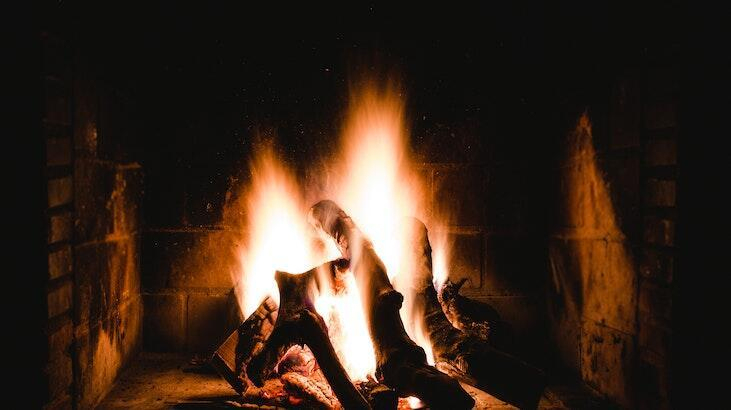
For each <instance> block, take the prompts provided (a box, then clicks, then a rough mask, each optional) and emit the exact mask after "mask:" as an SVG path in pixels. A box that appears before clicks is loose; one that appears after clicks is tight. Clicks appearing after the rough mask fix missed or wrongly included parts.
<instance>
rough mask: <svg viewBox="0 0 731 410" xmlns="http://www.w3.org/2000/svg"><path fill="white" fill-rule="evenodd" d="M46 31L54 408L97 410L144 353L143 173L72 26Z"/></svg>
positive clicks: (50, 401)
mask: <svg viewBox="0 0 731 410" xmlns="http://www.w3.org/2000/svg"><path fill="white" fill-rule="evenodd" d="M52 23H53V22H50V23H49V24H48V25H47V26H46V28H45V29H44V30H43V32H42V33H41V45H42V57H43V64H42V75H41V79H40V81H41V82H42V90H43V105H42V107H43V109H42V128H43V134H44V138H45V141H46V154H47V158H46V175H47V180H48V182H47V186H48V198H47V212H46V214H47V220H46V223H47V228H48V230H47V242H48V275H47V283H46V289H47V307H48V321H47V324H46V332H47V336H48V357H47V361H46V365H45V379H46V382H47V391H46V399H45V400H44V402H45V407H46V408H90V407H93V406H94V405H95V404H96V403H98V401H99V400H100V399H101V398H102V397H103V395H104V394H105V393H106V392H107V391H108V390H109V389H110V388H111V385H112V383H113V381H114V379H115V378H116V376H117V374H118V373H119V371H120V370H121V369H122V368H123V367H124V365H125V364H126V363H127V362H129V360H130V359H131V358H132V357H133V356H134V355H135V353H136V352H137V351H138V350H139V347H140V344H141V338H142V333H141V331H142V325H141V324H142V299H141V296H140V290H139V289H140V279H139V261H138V259H139V250H138V248H139V234H138V221H139V203H140V202H141V193H142V190H141V189H142V185H141V184H142V172H141V168H140V166H139V165H137V164H136V163H134V162H132V161H130V160H129V159H126V158H122V157H123V156H124V155H122V154H120V150H119V149H118V148H114V149H110V150H104V149H102V148H101V147H103V146H104V141H105V140H108V139H109V135H112V134H113V133H114V132H115V130H118V129H120V128H124V127H126V126H127V124H126V123H125V124H120V123H119V122H118V121H116V120H113V118H117V117H118V115H117V114H116V113H117V112H118V111H123V110H124V106H125V104H129V102H128V101H127V102H125V101H124V99H123V97H122V94H120V92H119V90H117V89H115V88H114V86H112V85H110V83H102V82H100V81H98V78H99V77H100V76H101V75H102V72H103V65H102V64H99V63H98V62H97V61H96V58H97V57H96V56H95V55H94V53H92V52H90V51H89V49H88V48H85V47H83V46H82V45H79V44H74V43H73V41H72V39H73V38H74V37H73V36H72V35H71V34H70V33H69V32H68V31H67V30H65V29H63V28H59V27H58V26H54V25H53V24H52Z"/></svg>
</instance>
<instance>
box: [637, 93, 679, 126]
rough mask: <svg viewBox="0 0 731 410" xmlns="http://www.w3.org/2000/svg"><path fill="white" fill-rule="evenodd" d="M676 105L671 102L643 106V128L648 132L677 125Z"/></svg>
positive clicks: (651, 103)
mask: <svg viewBox="0 0 731 410" xmlns="http://www.w3.org/2000/svg"><path fill="white" fill-rule="evenodd" d="M677 111H678V104H677V103H676V102H675V101H674V100H672V99H668V100H662V101H651V102H648V103H647V104H646V106H645V127H646V128H647V129H649V130H656V129H662V128H669V127H674V126H676V125H678V112H677Z"/></svg>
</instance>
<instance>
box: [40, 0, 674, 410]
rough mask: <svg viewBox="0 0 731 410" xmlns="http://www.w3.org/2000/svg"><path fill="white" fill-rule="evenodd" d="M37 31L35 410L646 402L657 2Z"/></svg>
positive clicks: (661, 330) (664, 90) (670, 212)
mask: <svg viewBox="0 0 731 410" xmlns="http://www.w3.org/2000/svg"><path fill="white" fill-rule="evenodd" d="M420 7H421V6H420ZM286 8H288V7H285V6H282V9H286ZM41 11H42V13H41V14H42V19H41V26H40V30H39V32H38V33H37V45H38V49H39V53H40V55H41V56H42V63H41V76H40V79H39V81H40V82H41V90H42V103H41V107H42V113H41V120H40V123H41V130H42V133H43V138H44V141H45V146H44V158H45V162H44V166H43V169H44V181H43V183H44V184H45V188H46V189H45V190H46V192H47V196H46V198H45V199H46V202H45V206H44V215H45V217H44V218H45V219H44V223H45V233H46V238H45V239H46V240H45V243H44V251H45V254H46V255H47V271H48V274H47V276H46V277H45V281H44V286H43V289H44V291H43V304H44V307H45V308H44V311H45V313H46V314H45V315H44V317H43V319H42V328H43V329H44V337H45V339H44V349H43V355H42V358H43V367H42V373H43V376H42V378H43V388H42V394H41V397H40V399H41V400H42V401H43V404H42V405H43V406H44V408H49V409H50V408H80V409H84V408H94V407H99V408H110V409H114V408H170V407H172V408H229V407H247V408H257V406H264V407H263V408H273V407H265V406H274V407H277V406H279V407H290V408H310V407H317V408H337V407H338V406H344V407H345V408H354V407H364V408H369V407H375V408H396V407H397V406H398V408H423V407H430V408H450V407H451V408H470V407H475V408H512V407H511V406H519V407H535V406H537V407H540V408H551V409H558V408H616V407H621V408H635V407H637V408H668V407H671V405H672V401H671V400H672V396H673V391H674V389H675V388H676V386H675V385H674V384H673V383H671V382H672V376H673V374H674V372H673V370H672V369H673V367H672V363H673V362H672V358H673V356H672V350H671V347H672V342H673V335H674V326H673V323H674V319H673V306H674V295H675V293H674V281H675V280H676V278H677V277H678V275H682V270H681V271H680V273H678V271H679V270H678V263H677V261H676V257H677V251H678V237H679V235H680V234H679V232H681V231H679V229H678V226H681V227H682V223H683V221H684V219H683V218H684V214H683V213H682V212H681V211H679V208H678V202H679V201H678V198H679V197H680V196H682V193H683V187H682V186H680V182H679V181H678V175H679V173H678V168H679V164H680V165H682V155H680V153H679V148H678V146H679V140H680V139H681V138H680V137H681V134H682V133H681V128H680V117H681V115H680V114H681V112H680V107H681V106H680V103H679V101H680V98H679V78H680V72H679V70H680V65H679V64H680V54H679V53H680V49H679V44H680V43H679V41H680V40H679V36H678V34H677V33H676V31H675V30H674V25H673V21H674V20H673V19H674V18H676V17H677V16H676V10H674V9H673V8H672V7H670V6H668V7H667V8H662V9H659V8H658V9H655V8H648V9H642V8H639V7H637V8H632V9H630V8H624V7H620V6H609V5H607V6H602V7H599V6H597V7H595V8H592V9H589V8H584V7H574V6H568V5H566V6H558V5H550V6H549V5H540V6H539V5H536V6H528V5H523V6H518V5H511V4H500V5H498V4H491V5H489V6H485V7H484V8H475V9H471V10H457V9H454V10H453V9H449V10H437V9H429V8H424V9H420V10H414V9H409V8H406V7H403V8H391V7H378V6H373V5H371V6H364V7H361V8H358V7H354V8H353V9H347V10H346V9H344V8H336V9H331V10H327V13H325V12H324V11H323V12H322V13H320V12H317V11H315V10H304V9H290V10H275V9H264V8H254V7H249V6H246V7H245V6H240V7H237V8H235V9H225V8H224V7H223V6H222V5H217V6H213V5H210V6H208V5H206V6H202V5H199V6H198V7H196V8H188V7H186V6H184V5H179V4H173V3H166V2H163V3H159V4H156V5H147V6H145V8H144V9H139V10H132V8H131V7H130V8H129V9H127V8H122V7H121V6H119V7H113V8H98V9H94V8H93V7H92V8H89V6H85V7H83V8H82V7H81V6H79V5H73V4H68V3H64V2H61V3H56V4H50V5H47V6H45V7H44V8H42V10H41ZM648 16H649V17H648ZM650 17H652V18H650ZM448 23H449V24H448ZM364 124H365V125H364ZM394 124H395V125H394ZM369 127H370V128H369ZM374 129H375V131H373V130H374ZM372 131H373V132H375V133H376V134H378V135H377V137H376V138H375V139H369V137H368V135H370V134H369V132H372ZM381 133H382V134H384V135H386V136H385V137H384V138H385V141H386V143H385V144H386V148H384V150H377V149H374V151H373V152H371V148H373V147H376V146H379V145H378V144H379V143H380V142H382V141H381V140H380V139H379V138H380V136H381ZM343 141H345V143H344V142H343ZM348 144H350V145H348ZM388 144H391V145H388ZM399 144H400V145H399ZM343 146H345V148H343ZM353 146H355V148H353ZM389 150H395V151H389ZM679 158H680V161H681V162H679ZM399 161H400V162H399ZM404 164H405V165H404ZM364 170H365V171H364ZM365 185H367V186H368V187H371V188H373V189H374V191H368V190H367V189H366V188H364V186H365ZM381 188H383V190H381ZM412 190H413V191H415V192H416V193H414V192H411V191H412ZM381 195H385V196H381ZM323 200H333V201H334V202H333V203H332V204H335V205H333V206H339V207H341V208H342V211H343V212H344V213H343V214H338V213H337V211H334V210H333V209H335V208H328V207H329V206H330V205H329V204H330V203H329V202H325V203H323V202H320V201H323ZM373 201H375V202H373ZM316 204H317V205H316ZM323 204H325V205H323ZM373 204H375V205H373ZM384 204H385V205H384ZM404 204H406V205H404ZM381 205H384V206H386V207H385V208H381V207H380V206H381ZM412 205H413V206H412ZM313 206H315V208H312V210H311V209H310V208H311V207H313ZM318 207H319V208H318ZM325 208H327V212H326V211H325V210H323V209H325ZM404 210H405V211H404ZM401 211H404V213H403V214H401ZM411 211H413V212H414V214H409V213H408V212H411ZM308 212H309V213H310V215H309V216H310V218H309V222H310V223H308ZM318 212H319V213H318ZM328 212H330V213H328ZM344 214H348V215H350V216H352V220H351V219H347V218H345V217H344V216H343V215H344ZM313 215H314V216H313ZM338 215H339V216H338ZM336 216H337V217H336ZM406 217H417V218H418V220H416V222H415V223H416V226H423V227H425V228H426V231H425V232H428V234H427V235H426V236H424V237H418V235H417V236H404V235H402V234H403V232H404V231H397V234H394V235H390V234H386V235H383V234H382V231H379V229H383V228H384V227H385V228H388V229H395V228H394V227H395V226H399V227H402V225H403V226H406V225H404V221H409V222H408V223H412V222H414V221H413V220H409V219H406ZM318 218H319V219H318ZM346 221H347V222H346ZM351 223H353V224H354V225H353V227H351V225H348V224H351ZM300 224H301V225H302V226H304V228H302V229H304V230H305V231H306V232H308V233H310V234H311V233H312V232H316V233H317V235H319V236H317V238H319V241H320V242H317V241H313V242H312V243H310V242H303V241H299V242H298V240H299V237H297V235H298V232H301V231H297V229H300V228H299V227H300ZM407 225H408V224H407ZM409 226H410V225H409ZM348 227H350V228H348ZM315 228H319V230H317V229H315ZM309 229H311V231H310V230H309ZM339 229H342V231H340V230H339ZM403 229H405V228H403ZM361 231H362V232H361ZM353 232H358V234H354V233H353ZM387 232H390V231H387ZM409 232H411V231H409ZM417 237H418V238H421V239H416V238H417ZM406 238H408V239H406ZM343 241H344V242H345V243H343ZM371 241H372V244H371ZM389 241H390V242H389ZM313 243H315V244H320V245H321V246H322V247H323V249H324V248H327V247H328V246H330V247H331V248H333V249H335V251H336V252H337V253H336V254H334V255H335V256H334V257H330V258H323V259H322V260H319V262H318V263H317V264H315V263H311V264H310V265H306V264H297V263H293V262H292V261H293V260H296V259H297V258H298V257H299V256H300V253H305V254H307V255H306V256H311V254H312V253H315V251H311V248H310V247H309V246H310V245H312V244H313ZM324 243H328V244H329V245H323V244H324ZM384 244H386V245H384ZM331 245H335V246H331ZM371 245H372V246H371ZM267 246H268V247H267ZM394 246H395V247H406V248H408V249H409V250H410V251H411V252H412V254H410V255H412V256H408V257H406V259H407V260H408V262H409V263H411V264H412V265H418V264H420V263H427V262H424V261H426V260H427V259H428V264H427V265H424V266H428V269H427V268H423V266H422V265H419V266H422V267H413V266H412V267H411V268H404V269H399V268H398V267H399V266H401V265H398V264H397V263H395V262H393V260H392V255H391V251H392V250H393V248H394ZM256 249H259V251H256ZM262 249H263V250H262ZM313 249H314V248H313ZM318 249H320V248H318ZM424 249H427V250H426V251H424ZM320 250H321V251H322V249H320ZM269 251H272V252H274V253H273V254H272V255H274V256H271V255H268V254H266V253H267V252H269ZM257 252H258V253H257ZM308 252H309V253H308ZM322 252H323V253H324V251H322ZM414 252H415V253H414ZM419 252H422V253H419ZM424 252H425V253H424ZM265 254H266V255H265ZM262 255H264V256H262ZM267 255H268V256H269V259H266V258H265V256H267ZM399 255H401V256H403V255H404V253H402V254H399ZM413 255H416V256H413ZM424 255H427V256H424ZM423 258H427V259H423ZM262 260H264V262H261V261H262ZM331 261H334V262H331ZM260 262H261V263H260ZM262 263H263V265H262ZM321 263H324V264H325V265H321V269H320V270H317V269H313V270H312V271H310V269H312V268H314V267H315V266H320V264H321ZM401 263H404V262H403V261H402V262H401ZM322 266H325V268H322ZM394 267H396V268H395V269H394ZM422 268H423V269H427V270H426V271H424V270H423V269H422ZM420 269H422V270H420ZM275 270H276V271H282V272H281V273H277V281H276V282H275V281H274V277H275ZM323 270H324V271H325V273H324V274H322V273H321V271H323ZM306 271H310V272H308V273H310V276H307V274H306V273H303V272H306ZM394 271H397V273H394ZM261 272H263V273H261ZM285 272H286V273H285ZM318 272H320V273H318ZM403 272H421V273H419V274H424V275H426V276H423V277H422V276H418V275H417V274H416V273H413V274H409V275H407V274H405V273H403ZM424 272H426V273H424ZM289 274H300V275H295V276H292V275H289ZM257 275H258V276H257ZM262 275H263V276H262ZM318 275H320V276H318ZM322 275H324V276H322ZM348 275H350V276H348ZM318 278H319V279H318ZM323 278H325V279H323ZM384 278H385V279H384ZM306 280H308V281H310V282H307V283H306V284H298V285H296V286H295V285H293V283H295V282H297V283H300V282H302V283H304V281H306ZM298 281H299V282H298ZM277 285H279V287H278V288H277ZM343 288H344V289H346V293H348V294H350V296H349V297H354V298H356V299H354V300H356V303H354V304H353V303H351V304H347V303H345V302H343V303H340V302H337V301H338V300H340V299H338V297H339V296H341V295H340V293H338V292H341V290H342V289H343ZM272 289H274V290H273V291H272ZM313 289H315V290H314V291H313ZM394 289H395V290H394ZM396 291H398V292H396ZM313 292H314V293H313ZM330 292H335V293H333V294H332V295H331V294H330ZM383 295H386V296H383ZM397 295H400V296H397ZM325 296H328V297H332V298H333V299H332V300H333V302H332V305H328V306H330V307H329V308H326V309H325V310H323V308H321V306H323V303H325V302H323V301H324V300H325V299H324V298H325ZM399 297H401V298H402V299H403V303H402V304H401V299H399ZM265 298H266V299H265ZM327 300H331V299H327ZM343 300H344V299H343ZM399 307H400V309H399ZM328 309H329V310H328ZM389 309H395V310H389ZM328 312H329V313H328ZM333 312H334V313H336V314H337V315H340V316H338V317H339V320H340V322H338V323H340V325H339V326H334V325H333V324H332V323H333V322H332V320H330V319H329V318H330V316H329V314H330V313H333ZM353 315H355V316H353ZM247 318H253V319H255V320H254V321H251V320H247ZM358 318H360V319H358ZM363 318H364V319H363ZM359 321H361V322H362V326H361V325H359V323H360V322H359ZM254 322H256V326H258V327H256V329H253V328H251V327H250V326H249V328H247V327H246V325H247V323H248V324H249V325H251V324H252V323H254ZM242 324H243V325H242ZM445 324H446V327H441V328H440V326H443V325H445ZM262 326H264V328H262ZM351 326H352V327H353V328H352V329H350V327H351ZM358 326H361V327H360V328H358ZM356 328H357V329H356ZM252 329H253V330H252ZM273 329H274V330H273ZM282 329H284V330H282ZM349 329H350V330H349ZM353 329H354V330H353ZM359 331H366V332H367V333H362V334H361V333H357V332H359ZM440 332H441V333H440ZM270 334H275V335H276V337H270ZM323 335H324V336H323ZM328 335H329V336H328ZM337 335H340V336H337ZM353 335H355V336H353ZM358 335H360V336H358ZM232 337H234V339H235V340H233V341H232V342H231V340H232V339H231V338H232ZM274 339H277V340H276V341H274ZM227 343H233V344H231V345H229V346H228V349H229V350H228V351H226V349H227V347H226V346H227ZM247 343H248V344H247ZM257 343H258V344H257ZM298 343H304V344H305V345H306V346H307V347H306V348H302V347H301V346H300V345H298ZM355 343H360V344H358V345H357V346H356V344H355ZM243 345H247V346H248V349H249V350H247V351H246V352H244V350H245V349H244V348H243V347H241V346H243ZM293 345H294V346H300V347H294V348H292V346H293ZM354 347H355V349H354ZM222 349H223V350H222ZM242 349H244V350H242ZM374 349H375V350H374ZM371 351H375V355H374V356H373V355H372V356H373V358H370V359H369V357H370V356H369V353H368V352H371ZM474 352H479V354H478V353H474ZM468 353H470V354H472V353H474V355H473V356H470V354H468ZM226 354H228V356H226ZM247 354H248V355H247ZM474 357H477V358H476V359H475V358H474ZM224 359H226V360H229V362H228V363H226V362H225V360H224ZM368 360H371V362H372V364H371V367H368V366H369V363H371V362H368ZM217 361H218V362H217ZM361 361H365V362H367V363H365V364H362V363H361ZM326 362H327V363H326ZM394 363H396V364H394ZM275 365H276V367H275ZM226 366H228V367H226ZM242 366H243V370H245V372H244V374H243V376H242V373H241V371H242ZM363 366H365V367H363ZM305 368H306V370H303V369H305ZM247 369H248V370H247ZM283 369H284V370H283ZM254 370H256V372H255V373H254ZM227 371H228V372H229V373H226V372H227ZM361 373H362V374H361ZM356 375H360V376H356ZM265 376H266V377H265ZM257 379H258V380H257ZM262 379H267V380H269V381H267V380H262ZM254 380H256V381H257V383H254V382H253V381H254ZM237 383H239V384H238V387H237ZM267 383H269V384H267ZM277 383H278V384H277ZM262 386H264V387H262ZM267 388H269V389H270V390H266V389H267ZM257 389H258V390H257ZM379 389H381V390H379ZM536 392H537V393H536ZM533 394H535V397H534V398H532V396H531V395H533ZM399 396H400V398H398V397H399ZM534 399H535V400H534Z"/></svg>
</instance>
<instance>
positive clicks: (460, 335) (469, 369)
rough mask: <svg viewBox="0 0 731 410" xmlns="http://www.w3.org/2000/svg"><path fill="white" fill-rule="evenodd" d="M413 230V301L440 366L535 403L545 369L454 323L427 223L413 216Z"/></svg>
mask: <svg viewBox="0 0 731 410" xmlns="http://www.w3.org/2000/svg"><path fill="white" fill-rule="evenodd" d="M413 229H414V231H413V233H414V235H413V238H414V244H415V245H414V248H413V251H414V252H413V257H414V258H415V261H416V263H415V264H414V266H415V271H414V272H413V276H412V277H413V278H414V279H413V284H414V286H416V287H417V289H416V292H415V295H416V297H415V300H414V303H418V304H420V305H421V307H422V308H423V309H421V311H422V312H424V313H423V314H424V317H423V318H424V324H425V327H426V329H427V332H428V336H429V340H430V342H431V344H432V349H433V352H434V356H435V360H436V361H437V364H438V367H439V368H440V369H442V370H445V371H447V372H448V373H449V374H451V375H453V376H455V377H457V378H459V379H461V380H462V381H464V382H465V383H468V384H470V385H473V386H475V387H477V388H479V389H481V390H484V391H486V392H488V393H490V394H492V395H494V396H495V397H497V398H499V399H501V400H504V401H506V402H508V403H510V404H513V405H515V406H517V407H519V408H526V409H527V408H536V407H537V406H538V401H539V400H540V397H541V394H542V393H543V389H544V387H545V383H546V382H545V375H544V373H543V372H542V371H541V370H540V369H537V368H535V367H533V366H531V365H529V364H527V363H525V362H523V361H521V360H520V359H518V358H516V357H514V356H511V355H509V354H507V353H504V352H501V351H499V350H497V349H495V348H494V347H492V346H490V344H489V343H487V341H486V340H484V339H482V338H480V337H477V336H475V335H473V334H469V333H465V332H462V331H460V330H458V329H456V328H455V327H453V326H452V324H451V323H450V322H449V320H448V319H447V317H446V316H445V314H444V311H443V310H442V305H441V304H440V303H439V300H438V297H437V292H436V290H435V289H434V285H433V278H432V259H431V245H430V244H429V237H428V233H427V229H426V226H425V225H424V224H423V223H422V222H421V221H419V220H416V219H414V225H413Z"/></svg>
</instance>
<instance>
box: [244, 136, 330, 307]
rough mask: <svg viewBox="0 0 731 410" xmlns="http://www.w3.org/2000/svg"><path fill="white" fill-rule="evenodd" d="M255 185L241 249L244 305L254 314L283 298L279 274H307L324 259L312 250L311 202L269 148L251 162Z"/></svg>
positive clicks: (247, 204) (249, 198) (251, 188)
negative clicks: (269, 300)
mask: <svg viewBox="0 0 731 410" xmlns="http://www.w3.org/2000/svg"><path fill="white" fill-rule="evenodd" d="M250 170H251V183H250V186H249V188H248V189H247V190H246V194H245V198H246V201H245V205H244V206H245V214H246V220H247V224H246V227H247V231H248V232H247V233H248V235H247V237H246V239H245V243H244V245H243V246H242V249H241V251H240V256H239V260H240V262H241V271H242V273H243V276H242V278H241V282H240V286H238V289H239V290H240V295H241V296H240V297H241V299H242V300H241V306H242V310H243V313H244V315H245V316H248V315H250V314H251V313H252V312H254V310H256V308H257V307H258V306H259V304H260V303H261V301H262V300H263V299H264V298H265V297H266V296H267V295H270V296H272V298H273V299H274V300H275V301H276V302H279V292H278V290H277V285H276V282H275V281H274V273H275V272H276V271H277V270H282V271H286V272H291V273H300V272H305V271H307V270H309V269H311V268H312V267H313V266H315V265H317V264H318V263H319V262H321V261H323V258H322V257H320V258H318V257H317V256H318V255H317V252H314V251H313V246H312V245H313V238H312V236H311V232H310V227H309V226H307V224H306V223H305V222H304V221H305V218H304V215H306V210H307V206H306V205H305V204H304V202H303V200H302V196H301V194H300V192H299V191H298V188H297V184H296V183H295V179H294V177H293V176H292V173H291V171H290V170H288V169H287V168H286V167H285V166H283V165H282V163H281V162H280V161H277V160H276V158H275V156H274V153H273V150H272V149H271V147H265V148H263V149H262V150H261V154H260V155H259V156H258V157H256V158H254V160H253V161H252V162H251V164H250Z"/></svg>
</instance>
